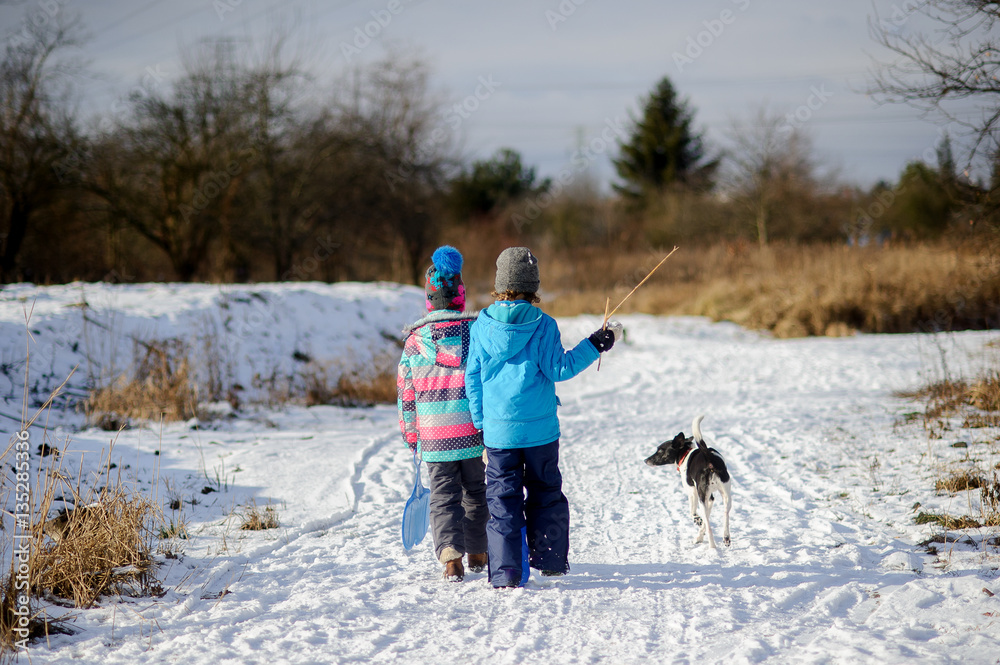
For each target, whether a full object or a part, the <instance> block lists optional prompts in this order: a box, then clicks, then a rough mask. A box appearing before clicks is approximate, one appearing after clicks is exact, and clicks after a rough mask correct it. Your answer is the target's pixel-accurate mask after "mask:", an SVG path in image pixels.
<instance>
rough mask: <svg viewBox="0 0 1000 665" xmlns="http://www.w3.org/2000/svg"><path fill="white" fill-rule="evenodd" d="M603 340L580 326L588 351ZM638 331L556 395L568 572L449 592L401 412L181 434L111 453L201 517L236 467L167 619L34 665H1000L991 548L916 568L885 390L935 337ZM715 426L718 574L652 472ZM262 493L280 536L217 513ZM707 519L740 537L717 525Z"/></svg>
mask: <svg viewBox="0 0 1000 665" xmlns="http://www.w3.org/2000/svg"><path fill="white" fill-rule="evenodd" d="M595 323H599V321H598V320H596V319H592V318H587V317H581V318H579V319H570V320H566V321H563V322H561V325H562V328H563V331H564V335H565V337H566V340H567V342H575V341H576V340H577V339H579V338H580V337H581V336H583V335H584V334H586V333H587V332H589V331H590V330H592V329H593V328H594V326H595ZM626 325H627V328H628V334H629V340H630V341H629V343H628V344H627V345H621V346H619V347H616V349H614V350H613V351H612V352H611V353H610V354H609V355H607V356H606V357H605V359H604V362H603V364H602V368H601V371H600V372H599V373H598V372H597V371H596V369H595V368H593V367H592V368H591V369H589V370H588V371H587V372H586V373H584V374H583V375H581V376H580V377H578V378H577V379H574V380H573V381H570V382H568V383H566V384H561V386H560V390H559V392H560V396H561V399H562V402H563V405H564V406H563V408H562V410H561V414H560V415H561V420H562V426H563V439H562V441H563V442H562V462H561V467H562V470H563V475H564V482H565V485H564V489H565V492H566V494H567V496H568V497H569V500H570V506H571V511H572V513H571V520H572V526H571V535H570V538H571V564H572V571H571V573H570V574H569V575H568V576H566V577H563V578H557V579H549V578H540V577H537V576H535V575H533V576H532V579H531V580H530V581H529V583H528V585H527V586H526V587H525V588H523V589H517V590H504V591H495V590H493V589H492V588H490V587H489V586H488V584H487V583H486V581H485V574H478V575H476V574H468V575H467V576H466V580H465V582H464V583H461V584H449V583H446V582H444V581H443V580H441V578H440V577H439V575H440V566H439V565H438V564H437V563H436V562H435V561H434V560H433V555H432V554H431V548H430V539H429V537H428V539H427V540H425V541H424V543H422V544H421V545H420V546H418V547H417V548H416V549H415V550H414V551H413V552H411V553H406V552H404V551H403V549H402V546H401V545H400V542H399V519H400V513H401V509H402V504H403V502H404V500H405V498H406V495H407V494H408V490H409V486H408V485H409V477H408V472H409V466H408V463H407V457H408V455H407V453H406V451H405V449H404V448H403V446H402V444H401V443H400V442H399V439H398V436H397V434H396V431H395V410H394V409H393V408H385V407H380V408H376V409H370V410H362V411H351V410H343V409H333V408H322V409H310V410H305V409H292V410H289V411H288V412H286V413H284V414H279V415H275V416H273V418H272V420H273V421H274V422H273V423H272V424H273V425H274V427H272V428H262V427H261V426H259V425H257V424H256V423H252V422H240V423H239V424H238V425H237V426H235V427H233V428H232V429H231V430H224V431H219V432H209V431H202V432H198V433H196V434H192V433H190V432H187V431H185V430H184V429H183V428H182V427H179V426H178V427H176V428H174V429H170V430H168V431H167V432H165V433H164V435H163V437H162V442H161V441H160V440H159V437H158V436H153V435H151V434H150V433H149V432H146V433H145V434H143V435H141V436H140V435H139V434H131V435H129V436H123V438H122V440H121V441H120V442H119V444H118V445H119V446H120V447H130V448H129V449H130V450H133V453H130V454H134V455H135V456H136V457H135V461H134V464H135V467H136V470H137V473H138V474H140V476H141V474H143V473H145V471H144V470H145V469H147V468H152V464H153V462H152V451H153V450H155V449H156V448H157V447H158V446H161V447H162V450H163V454H162V462H163V468H161V470H160V473H161V475H163V476H165V477H173V478H174V479H175V480H174V482H175V483H176V486H178V487H180V488H181V490H180V491H182V492H183V493H185V496H187V495H189V494H190V495H194V493H196V492H197V490H198V489H199V488H200V487H201V486H202V485H204V484H205V477H211V475H212V470H213V469H216V468H218V467H216V465H217V464H218V465H223V464H224V467H225V469H227V470H232V469H235V468H239V469H240V471H239V472H236V471H223V475H224V476H225V474H227V473H231V476H230V477H232V478H233V481H232V483H230V484H229V485H230V486H229V487H227V488H226V489H223V490H222V491H220V492H216V493H213V494H210V495H208V496H209V497H213V499H212V501H213V502H212V503H209V502H208V501H207V500H206V501H205V502H203V503H202V504H200V505H199V506H197V507H192V511H193V512H192V513H191V516H190V519H191V520H192V523H191V529H192V532H193V538H192V539H191V541H190V542H189V543H188V544H187V545H186V548H185V556H184V557H183V559H182V561H180V562H173V563H172V564H171V565H172V566H173V567H172V568H171V569H170V571H169V573H168V582H171V583H176V582H178V581H180V579H182V578H185V577H187V579H186V581H185V582H184V583H183V584H181V585H180V586H179V588H176V589H171V590H170V591H169V592H168V594H167V595H166V596H165V597H164V598H163V599H162V600H160V601H152V600H150V599H140V600H127V601H123V602H122V603H121V604H119V605H115V604H113V603H112V604H110V605H107V606H105V607H102V608H99V609H96V610H91V611H87V612H84V613H82V614H81V616H80V618H79V619H78V621H77V625H78V627H80V628H82V629H83V631H82V632H81V633H79V634H77V635H74V636H69V637H59V638H56V639H54V640H53V641H52V644H51V650H49V649H47V648H45V647H44V646H38V647H35V648H34V649H33V653H32V662H36V663H46V662H68V661H69V660H71V659H76V660H77V662H79V661H81V660H82V661H85V662H102V663H134V662H144V663H192V664H195V663H206V664H207V663H211V664H213V665H221V664H223V663H277V662H289V663H347V662H364V663H369V662H370V663H389V662H401V663H402V662H405V663H442V662H449V663H464V662H475V663H483V664H485V663H489V664H493V663H511V664H514V663H638V662H657V663H695V662H698V663H714V662H719V663H764V662H767V663H783V664H784V663H858V662H886V663H915V662H935V663H945V662H962V663H996V662H998V658H1000V619H998V618H997V617H1000V602H998V601H1000V598H989V597H987V596H986V595H985V594H984V593H982V589H983V587H984V586H990V587H993V588H994V591H996V592H998V593H1000V588H997V587H998V586H1000V585H998V583H997V578H996V567H997V566H998V565H1000V557H998V555H997V553H996V550H993V551H992V553H991V554H990V553H984V554H982V555H981V559H980V561H979V563H978V564H976V565H968V566H962V565H952V566H951V567H950V568H948V569H947V571H945V572H942V571H941V570H939V569H938V568H936V567H934V566H932V565H931V564H932V559H931V558H930V557H928V556H925V555H922V554H919V553H918V550H917V548H916V547H915V543H916V542H919V540H922V539H923V538H926V537H927V535H928V534H929V533H930V528H929V527H917V526H914V525H913V523H912V512H911V510H910V508H911V506H912V504H913V503H914V501H915V499H914V498H913V495H915V494H920V495H921V496H924V495H927V496H931V495H932V492H931V491H930V489H929V488H932V487H933V473H932V471H931V470H929V469H927V468H926V467H927V464H926V459H925V456H926V455H927V452H928V447H929V446H928V443H927V440H926V438H925V436H924V435H923V433H922V432H921V431H919V429H918V428H915V427H914V428H910V429H904V428H899V429H894V427H893V424H894V422H895V421H896V420H897V418H898V416H899V415H900V413H902V412H903V411H904V410H907V409H911V407H910V406H909V405H906V404H902V403H900V402H898V401H897V400H895V399H893V398H892V397H891V391H892V390H895V389H900V388H904V387H911V386H913V385H915V384H917V383H918V381H919V378H920V376H919V375H920V371H921V356H922V355H923V354H925V352H926V349H924V348H923V345H925V344H926V342H925V341H923V340H922V337H921V336H918V335H913V336H883V337H876V336H862V337H857V338H849V339H810V340H794V341H774V340H769V339H765V338H762V337H760V336H757V335H755V334H751V333H747V332H744V331H741V330H739V329H738V328H736V327H733V326H729V325H725V324H721V325H711V324H708V323H706V322H705V321H703V320H700V319H684V318H681V319H662V318H653V317H643V316H635V317H626ZM988 338H989V336H988V335H985V334H979V333H969V334H964V335H959V336H954V337H953V338H952V341H951V344H953V345H954V348H953V350H952V352H953V353H955V354H956V355H957V356H959V357H961V358H962V361H963V362H970V363H971V362H972V361H971V360H969V359H968V358H969V357H968V356H965V355H963V354H965V351H964V349H966V348H967V349H969V353H970V354H973V355H974V354H975V353H976V349H978V348H980V347H981V345H982V343H983V342H984V341H985V340H986V339H988ZM698 413H705V414H706V420H705V422H704V424H703V429H704V431H705V433H706V435H707V436H708V437H709V438H710V439H712V440H713V441H714V445H715V446H716V447H717V448H718V449H719V450H720V451H721V452H722V453H723V455H724V456H725V457H726V459H727V461H728V463H729V465H730V469H731V471H732V473H733V476H734V483H733V486H734V505H733V513H732V534H733V544H732V547H731V548H728V549H721V550H720V551H719V552H718V553H716V552H713V551H711V550H708V549H707V548H706V547H705V546H704V545H702V546H693V545H692V544H691V540H692V538H693V536H694V535H695V527H694V525H693V524H691V522H690V518H689V516H688V514H687V510H688V508H687V500H686V497H685V496H684V494H683V493H682V491H681V487H680V482H679V479H678V477H677V474H676V471H674V470H673V469H670V468H666V467H661V468H658V469H653V468H650V467H647V466H646V465H644V464H643V463H642V460H643V458H645V457H646V456H647V455H649V454H650V453H651V452H652V451H653V449H654V448H655V447H656V445H657V443H659V442H660V441H662V440H664V439H666V438H668V437H672V436H673V435H674V434H675V433H676V432H677V431H679V430H682V429H683V430H684V431H685V432H688V433H689V432H690V422H691V418H692V417H693V416H694V415H697V414H698ZM88 436H89V437H91V439H90V445H97V444H98V443H99V439H100V435H99V434H98V433H95V432H89V433H87V434H86V435H85V436H84V435H81V436H80V437H76V438H75V440H80V439H82V441H81V445H80V446H77V447H82V448H86V447H88V444H87V437H88ZM143 437H144V438H143ZM190 437H200V439H201V441H200V443H199V445H198V448H197V449H195V448H194V447H193V446H191V445H190V440H191V439H190ZM208 439H211V441H208ZM185 442H187V443H185ZM994 453H995V449H994ZM216 457H218V459H215V458H216ZM875 459H877V460H879V464H878V466H877V467H875V470H874V471H873V466H874V465H873V460H875ZM199 465H201V467H203V468H202V470H201V472H200V473H201V475H200V476H199V472H198V469H199ZM873 485H875V486H877V488H878V491H874V488H873ZM248 496H253V497H256V500H257V503H258V505H260V504H262V503H265V502H266V501H267V500H273V501H275V502H277V503H278V505H279V506H280V508H279V512H280V515H281V519H282V525H283V528H282V529H281V533H280V534H276V533H273V532H272V533H262V534H248V535H243V536H241V535H240V534H239V532H235V533H234V532H233V531H231V530H229V531H228V532H227V531H226V528H225V527H224V526H222V522H223V521H224V520H223V512H224V511H223V512H220V509H222V508H224V507H225V505H226V503H227V502H229V503H230V504H235V503H239V502H241V501H243V500H244V499H245V498H246V497H248ZM213 511H214V512H213ZM213 515H214V517H212V516H213ZM713 523H714V524H715V525H718V528H719V530H720V531H721V515H720V514H719V511H716V512H715V514H714V519H713ZM224 537H225V538H226V539H227V541H226V542H227V543H228V544H227V547H228V550H227V551H221V549H220V542H221V541H222V539H223V538H224ZM720 544H721V538H720ZM913 569H916V571H915V570H913ZM226 589H228V593H226V594H222V592H223V591H224V590H226ZM123 608H127V609H123ZM130 609H133V610H135V611H130ZM989 612H994V613H996V614H994V616H993V617H990V616H984V614H985V613H989ZM154 622H155V623H154ZM112 623H114V624H115V628H114V629H113V630H112V629H111V624H112Z"/></svg>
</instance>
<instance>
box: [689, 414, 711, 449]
mask: <svg viewBox="0 0 1000 665" xmlns="http://www.w3.org/2000/svg"><path fill="white" fill-rule="evenodd" d="M704 419H705V414H702V415H700V416H697V417H696V418H695V419H694V421H693V422H692V423H691V429H692V430H694V440H695V443H697V444H698V449H699V450H701V451H702V452H705V451H707V450H708V446H706V445H705V438H704V437H703V436H702V435H701V421H702V420H704Z"/></svg>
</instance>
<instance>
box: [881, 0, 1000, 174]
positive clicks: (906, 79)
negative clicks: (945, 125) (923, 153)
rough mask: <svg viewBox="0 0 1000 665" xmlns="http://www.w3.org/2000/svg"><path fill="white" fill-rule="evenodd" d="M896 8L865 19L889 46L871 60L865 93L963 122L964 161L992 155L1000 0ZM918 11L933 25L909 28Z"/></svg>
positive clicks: (998, 124)
mask: <svg viewBox="0 0 1000 665" xmlns="http://www.w3.org/2000/svg"><path fill="white" fill-rule="evenodd" d="M897 12H902V13H901V15H899V16H892V17H881V16H878V15H875V16H874V17H872V18H871V19H870V20H869V30H870V32H871V35H872V38H873V39H874V40H875V42H877V43H878V44H879V45H880V46H882V47H884V48H886V49H887V50H888V51H890V52H891V54H892V59H891V60H886V61H881V62H876V69H875V71H874V72H873V82H872V85H871V88H870V90H869V93H870V94H872V95H873V97H874V98H875V99H876V100H877V101H880V102H886V103H901V104H908V105H910V106H913V107H915V108H917V109H920V110H921V111H923V112H925V113H927V114H928V115H930V116H932V117H935V118H937V119H939V120H945V121H947V122H951V123H954V124H955V125H957V126H959V127H962V128H965V129H966V130H967V133H968V135H969V136H968V137H969V138H970V139H971V145H970V148H969V151H968V162H969V163H970V164H971V163H972V162H973V161H974V160H976V158H977V156H983V157H985V158H987V159H989V160H992V159H993V156H994V155H995V154H996V152H997V150H998V148H1000V32H998V30H997V27H998V23H1000V4H997V3H995V2H984V1H983V0H920V1H919V2H917V1H916V0H908V2H905V3H903V8H902V9H897ZM907 12H908V13H907ZM919 16H922V17H924V18H925V19H929V20H930V21H931V23H932V24H933V25H934V26H936V30H934V31H932V32H926V31H923V32H921V31H913V32H910V27H911V26H912V25H913V24H914V23H916V22H918V21H917V19H918V17H919Z"/></svg>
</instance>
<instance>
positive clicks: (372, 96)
mask: <svg viewBox="0 0 1000 665" xmlns="http://www.w3.org/2000/svg"><path fill="white" fill-rule="evenodd" d="M428 78H429V72H428V70H427V67H426V65H424V63H422V62H421V61H419V60H415V59H412V60H404V59H403V57H401V56H399V55H398V54H397V55H391V56H390V57H389V58H387V59H385V60H382V61H380V62H377V63H375V64H373V65H370V66H369V67H368V68H366V69H357V70H355V71H354V72H353V73H352V74H351V80H350V81H349V82H348V84H347V85H346V86H345V88H344V94H343V95H342V96H341V98H340V99H339V100H338V102H337V115H338V120H339V124H340V126H341V127H342V128H343V130H344V131H345V132H346V133H347V135H348V136H350V137H352V139H353V141H354V145H355V146H356V148H357V150H356V153H355V156H356V157H357V158H359V159H361V160H362V161H363V162H365V163H367V164H368V165H369V166H371V167H374V168H377V169H378V171H379V172H380V173H381V176H382V177H381V183H380V186H379V187H378V189H377V190H376V192H375V193H377V195H378V199H379V201H380V205H378V207H377V208H375V209H374V210H372V212H373V213H375V215H374V219H373V220H370V221H374V222H376V223H377V226H375V225H371V226H372V228H373V229H374V228H377V230H378V231H381V234H383V237H384V234H386V233H387V234H390V237H394V238H398V239H400V241H401V242H402V245H403V251H404V253H405V255H406V258H407V264H408V266H409V269H410V272H411V276H412V279H413V281H414V282H415V283H420V282H421V280H422V272H423V263H424V261H425V260H426V258H427V256H428V255H429V254H430V250H431V248H432V245H433V244H434V243H435V242H436V240H437V232H438V229H439V220H440V213H441V211H440V205H441V203H442V198H443V192H444V190H445V187H446V180H447V176H448V173H449V170H453V169H454V167H455V166H456V161H455V160H454V159H453V158H452V157H451V156H450V154H451V149H452V144H453V135H452V133H451V132H450V131H448V130H447V129H446V128H445V126H444V124H443V120H442V116H441V113H440V111H441V109H442V106H443V105H442V103H441V101H440V100H438V99H436V98H435V96H434V95H433V94H432V93H431V91H430V89H429V84H428ZM378 227H381V228H378Z"/></svg>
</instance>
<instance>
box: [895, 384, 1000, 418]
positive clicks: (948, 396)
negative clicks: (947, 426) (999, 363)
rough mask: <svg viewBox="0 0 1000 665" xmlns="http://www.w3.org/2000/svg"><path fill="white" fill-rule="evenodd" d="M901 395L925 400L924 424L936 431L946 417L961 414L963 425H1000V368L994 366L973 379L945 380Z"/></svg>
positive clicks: (900, 393) (899, 394)
mask: <svg viewBox="0 0 1000 665" xmlns="http://www.w3.org/2000/svg"><path fill="white" fill-rule="evenodd" d="M897 394H898V396H900V397H904V398H907V399H913V400H921V401H924V402H926V406H925V407H924V412H923V413H922V414H920V415H921V417H922V418H923V421H924V427H925V428H927V429H929V430H934V429H936V428H938V427H940V426H941V423H942V421H943V419H945V418H949V417H951V416H956V415H962V416H963V421H962V427H968V428H983V427H998V426H1000V371H998V370H996V369H991V370H988V371H986V372H985V373H984V374H983V375H982V376H980V377H979V378H977V379H975V380H972V381H965V380H961V379H942V380H940V381H935V382H933V383H930V384H928V385H926V386H924V387H923V388H920V389H918V390H913V391H902V392H899V393H897Z"/></svg>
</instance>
